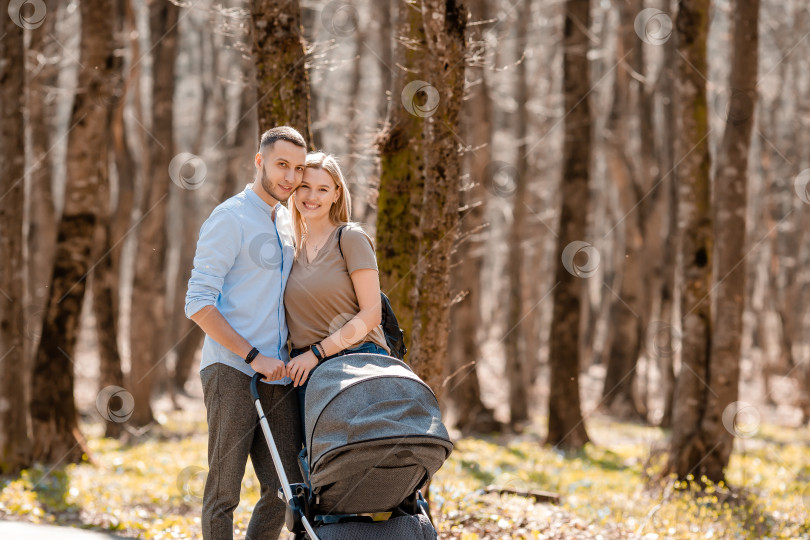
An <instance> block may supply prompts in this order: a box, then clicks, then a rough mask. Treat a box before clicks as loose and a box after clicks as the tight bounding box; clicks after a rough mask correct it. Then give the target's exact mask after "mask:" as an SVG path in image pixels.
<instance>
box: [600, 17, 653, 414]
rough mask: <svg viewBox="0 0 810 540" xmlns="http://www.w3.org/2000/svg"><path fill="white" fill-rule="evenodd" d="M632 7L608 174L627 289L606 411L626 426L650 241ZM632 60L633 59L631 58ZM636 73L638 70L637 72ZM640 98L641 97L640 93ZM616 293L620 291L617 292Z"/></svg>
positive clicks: (617, 301) (615, 309) (621, 48)
mask: <svg viewBox="0 0 810 540" xmlns="http://www.w3.org/2000/svg"><path fill="white" fill-rule="evenodd" d="M634 4H635V3H633V4H629V3H621V4H619V8H618V9H619V27H618V31H617V40H616V59H617V62H618V63H619V64H620V65H619V67H618V68H617V69H616V81H615V84H614V90H613V106H612V108H611V112H610V115H609V117H608V121H607V131H608V137H609V138H608V141H607V168H608V171H609V174H610V177H611V180H612V181H613V183H614V185H615V187H616V189H617V191H618V195H619V202H620V204H621V207H620V213H621V216H622V218H621V223H619V224H617V226H616V228H618V227H620V226H621V227H622V228H623V233H624V234H622V235H621V236H622V237H623V238H622V240H623V243H624V245H623V246H621V243H622V242H621V241H619V242H617V244H618V247H619V248H620V249H621V251H620V253H621V254H623V256H622V257H618V258H617V259H618V260H619V261H620V262H619V268H617V273H618V281H619V282H620V283H621V285H620V287H619V291H618V293H617V295H618V298H616V297H614V296H613V294H611V295H610V296H609V297H608V298H609V301H610V302H611V308H610V317H609V318H608V324H609V325H611V326H612V332H611V335H612V339H611V341H610V352H609V354H608V362H607V372H606V374H605V382H604V386H603V388H602V401H601V407H602V408H603V409H604V410H605V411H606V412H608V413H609V414H611V415H613V416H615V417H616V418H619V419H622V420H636V421H640V420H642V415H641V411H640V409H639V406H638V403H637V396H636V392H635V382H636V368H637V366H638V357H639V353H640V352H641V333H642V324H641V302H642V299H643V296H644V294H643V291H642V285H643V274H644V272H643V266H644V264H645V262H646V261H645V260H644V253H643V247H644V240H645V239H644V237H643V235H642V219H643V216H642V215H641V212H640V210H641V209H640V207H639V206H640V201H639V199H640V197H642V196H644V195H646V193H643V194H642V193H641V187H642V183H641V178H639V177H638V174H637V169H638V168H639V167H637V166H634V165H635V164H634V157H633V156H632V152H633V149H635V148H636V145H637V144H639V142H640V141H639V139H637V138H636V137H635V136H634V135H633V133H634V132H633V131H631V129H630V120H631V117H640V114H638V113H640V112H641V111H638V110H636V109H635V107H634V99H633V98H634V95H633V93H632V92H631V84H632V78H631V76H630V73H629V70H628V68H627V67H625V66H624V65H622V62H628V60H627V59H628V58H630V57H632V56H633V54H634V53H635V54H636V56H637V55H638V53H637V50H638V49H640V48H641V43H640V42H639V41H638V37H637V36H636V34H635V33H634V31H633V21H634V17H635V16H636V14H637V13H638V11H640V10H639V9H636V8H637V7H638V6H637V5H634ZM631 60H632V58H631ZM633 67H635V66H633ZM636 95H637V93H636ZM614 292H615V291H614Z"/></svg>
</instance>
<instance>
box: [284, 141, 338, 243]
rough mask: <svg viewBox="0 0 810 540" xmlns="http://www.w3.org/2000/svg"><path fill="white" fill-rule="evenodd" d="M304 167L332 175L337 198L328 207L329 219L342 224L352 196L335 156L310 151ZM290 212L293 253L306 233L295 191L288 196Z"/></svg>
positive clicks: (336, 223)
mask: <svg viewBox="0 0 810 540" xmlns="http://www.w3.org/2000/svg"><path fill="white" fill-rule="evenodd" d="M305 167H306V168H307V169H321V170H324V171H326V172H327V173H328V174H329V176H331V177H332V181H333V182H334V183H335V187H336V188H337V190H338V199H337V201H336V202H335V204H333V205H332V206H331V207H330V208H329V221H331V222H332V223H333V224H334V225H343V224H345V223H348V222H349V220H350V219H351V215H352V197H351V194H350V193H349V187H348V186H347V185H346V178H345V177H344V176H343V172H342V171H341V170H340V165H339V164H338V160H337V157H335V156H334V155H332V154H327V153H325V152H311V153H309V154H307V161H306V165H305ZM288 207H289V209H290V214H292V224H293V232H294V233H295V254H296V255H298V252H299V251H300V249H301V244H302V242H303V239H304V236H305V235H306V233H307V226H306V223H304V218H303V217H301V213H300V212H299V211H298V208H296V206H295V193H293V194H292V195H291V196H290V204H289V205H288Z"/></svg>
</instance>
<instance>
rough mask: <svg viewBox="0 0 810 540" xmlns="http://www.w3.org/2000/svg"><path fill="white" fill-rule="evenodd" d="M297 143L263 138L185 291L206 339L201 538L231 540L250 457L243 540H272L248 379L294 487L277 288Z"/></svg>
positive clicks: (204, 237)
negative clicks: (256, 487) (258, 379)
mask: <svg viewBox="0 0 810 540" xmlns="http://www.w3.org/2000/svg"><path fill="white" fill-rule="evenodd" d="M306 154H307V150H306V143H305V141H304V138H303V137H302V136H301V134H300V133H298V132H297V131H296V130H295V129H293V128H291V127H286V126H283V127H276V128H273V129H270V130H268V131H267V132H265V133H264V134H263V135H262V137H261V141H260V144H259V151H258V153H257V154H256V156H255V158H254V161H255V165H256V177H255V179H254V181H253V184H248V185H247V187H246V188H245V190H244V191H243V192H241V193H239V194H238V195H235V196H233V197H231V198H230V199H228V200H227V201H225V202H224V203H222V204H220V205H219V206H217V207H216V208H215V209H214V211H213V212H212V213H211V216H210V217H209V218H208V219H207V220H206V222H205V223H204V224H203V226H202V229H201V230H200V239H199V241H198V242H197V253H196V255H195V257H194V269H193V270H192V272H191V279H189V282H188V293H187V294H186V316H187V317H189V318H190V319H191V320H193V321H194V322H195V323H197V324H198V325H199V326H200V328H202V329H203V331H204V332H205V334H206V336H205V343H204V344H203V351H202V362H201V363H200V377H201V379H202V384H203V394H204V398H205V408H206V411H207V417H208V478H207V480H206V482H205V492H204V495H203V509H202V531H203V537H204V538H206V539H216V540H219V539H222V538H228V539H231V538H233V511H234V509H235V508H236V507H237V505H238V504H239V491H240V487H241V484H242V477H243V476H244V474H245V466H246V464H247V458H248V455H249V456H250V459H251V461H252V462H253V468H254V469H255V470H256V476H258V478H259V483H260V485H261V499H260V500H259V502H258V503H257V504H256V507H255V508H254V510H253V515H252V517H251V519H250V525H249V526H248V530H247V536H246V538H247V539H249V540H258V539H265V538H272V539H274V540H275V539H276V538H278V536H279V533H280V532H281V527H282V525H283V524H284V507H285V505H284V503H283V501H281V500H280V499H279V498H278V496H277V495H276V493H277V491H278V488H279V487H280V484H279V480H278V476H277V475H276V472H275V469H274V467H273V461H272V458H271V456H270V451H269V450H268V448H267V443H266V442H265V440H264V435H263V433H262V430H261V426H260V425H259V423H258V421H259V418H258V415H257V413H256V407H255V406H254V404H253V402H252V398H251V397H250V390H249V388H250V379H251V377H252V376H253V374H254V373H256V372H259V373H262V374H263V375H265V377H267V379H265V381H264V382H265V383H266V384H260V385H259V387H260V388H259V390H260V391H259V393H260V395H261V398H262V405H263V406H264V411H265V415H266V416H267V420H268V422H269V423H270V429H271V431H272V432H273V436H274V439H275V441H276V444H277V445H278V447H279V448H278V449H279V453H280V454H281V459H282V462H283V463H284V468H285V469H286V472H287V474H288V476H289V478H290V481H292V482H295V481H299V477H300V475H299V472H298V471H299V469H298V464H297V461H296V456H297V454H298V450H299V449H300V441H301V438H302V437H301V426H300V420H299V415H298V402H297V396H296V393H295V389H294V388H293V387H292V385H291V384H290V383H291V380H290V379H289V378H288V377H287V376H286V368H285V364H286V363H287V361H289V353H288V351H287V323H286V320H285V315H284V305H283V300H284V288H285V285H286V283H287V278H288V277H289V275H290V269H291V267H292V261H293V252H294V249H293V232H292V225H291V219H290V213H289V211H288V210H287V208H285V207H284V206H282V205H281V202H284V201H286V200H287V199H288V198H289V197H290V195H291V194H292V192H293V191H295V189H296V188H297V187H298V185H299V184H300V183H301V179H302V177H303V174H304V165H305V163H306Z"/></svg>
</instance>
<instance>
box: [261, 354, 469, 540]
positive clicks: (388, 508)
mask: <svg viewBox="0 0 810 540" xmlns="http://www.w3.org/2000/svg"><path fill="white" fill-rule="evenodd" d="M262 377H263V376H262V375H261V374H259V373H257V374H256V375H254V376H253V380H252V381H251V388H250V390H251V394H252V396H253V401H254V403H255V405H256V409H257V411H258V413H259V419H260V422H261V426H262V430H263V432H264V436H265V439H266V440H267V444H268V446H269V447H270V453H271V455H272V456H273V463H274V465H275V468H276V471H277V472H278V475H279V479H280V481H281V486H282V488H281V492H280V493H279V497H282V498H283V499H284V500H285V501H286V503H287V517H286V525H287V529H288V530H290V531H291V532H293V533H295V538H296V539H303V538H306V537H309V538H310V540H342V539H347V540H348V539H351V540H362V539H365V538H367V539H375V540H376V539H379V538H386V539H392V540H394V539H397V538H403V539H404V538H408V539H425V540H427V539H435V538H436V531H435V529H434V528H433V525H432V524H431V522H430V519H429V518H428V514H427V504H426V503H425V500H424V498H423V497H422V494H421V492H420V491H419V489H420V488H421V487H423V486H424V485H425V482H427V480H428V479H429V478H430V477H432V476H433V474H434V473H435V472H436V471H437V470H439V468H440V467H441V466H442V464H443V463H444V461H445V460H446V459H447V457H448V456H449V455H450V452H451V451H452V450H453V443H452V442H451V441H450V437H449V435H448V433H447V429H446V428H445V427H444V425H443V424H442V422H441V413H440V412H439V406H438V402H437V401H436V396H435V395H434V394H433V392H432V391H431V389H430V387H428V386H427V385H426V384H425V383H424V382H422V380H421V379H419V377H417V376H416V374H414V373H413V371H411V369H410V368H409V367H408V366H407V365H406V364H405V363H404V362H401V361H399V360H397V359H396V358H393V357H390V356H384V355H379V354H349V355H345V356H341V357H338V358H334V359H332V360H329V361H327V362H325V363H324V364H322V365H320V366H319V367H318V369H317V370H315V372H314V373H312V376H311V378H310V381H309V384H308V387H307V395H306V407H305V408H306V414H305V419H306V433H305V437H306V442H307V445H306V446H307V452H306V455H304V453H303V452H302V455H301V463H300V465H301V470H302V476H303V478H304V482H303V483H300V484H292V485H291V484H289V482H288V480H287V475H286V473H285V471H284V467H283V465H282V464H281V458H280V457H279V454H278V450H277V448H276V445H275V442H274V440H273V435H272V433H271V432H270V427H269V425H268V423H267V419H266V418H265V417H264V413H263V411H262V406H261V402H260V399H259V394H258V391H257V388H256V385H257V383H258V381H259V380H260V379H261V378H262Z"/></svg>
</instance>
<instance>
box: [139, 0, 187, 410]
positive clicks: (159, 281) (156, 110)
mask: <svg viewBox="0 0 810 540" xmlns="http://www.w3.org/2000/svg"><path fill="white" fill-rule="evenodd" d="M178 11H179V8H178V7H177V6H176V5H175V4H172V3H171V2H154V3H153V4H151V5H150V12H149V19H150V22H149V29H150V36H151V37H150V39H151V41H152V44H153V46H152V57H153V58H155V59H159V60H158V61H156V62H155V63H154V67H153V77H152V79H153V86H152V107H153V115H152V135H153V138H152V139H151V144H150V145H149V148H148V149H146V150H147V152H148V155H149V159H148V166H147V167H145V168H144V173H145V174H144V178H143V191H142V193H143V198H142V200H141V210H142V212H141V222H140V225H139V226H138V229H139V234H138V249H137V253H136V256H135V277H134V281H133V285H132V290H133V295H132V318H131V324H130V350H131V354H132V364H131V365H132V367H131V369H130V382H129V385H130V392H131V393H132V397H133V399H134V401H135V409H134V411H133V414H132V419H131V421H132V423H133V424H134V425H136V426H145V425H147V424H149V423H151V422H152V421H153V416H152V407H151V404H150V399H151V394H152V390H153V387H154V381H155V375H156V374H157V373H159V372H157V371H156V370H161V371H160V372H162V371H164V370H165V359H166V353H167V342H166V338H167V336H166V331H165V328H166V321H167V316H166V279H165V270H166V240H167V239H166V205H167V203H168V199H169V197H168V195H169V184H170V183H171V181H170V180H169V179H168V178H167V176H168V175H167V171H168V170H169V163H170V162H171V160H172V158H173V157H174V141H173V136H174V127H173V121H172V114H173V98H174V74H175V66H174V63H175V57H176V52H177V17H178Z"/></svg>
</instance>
